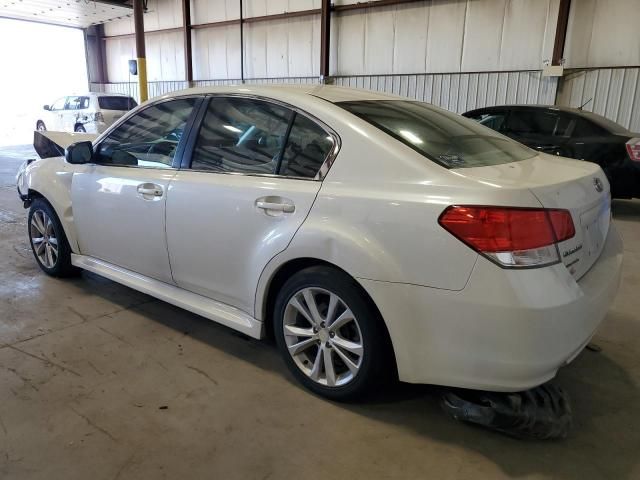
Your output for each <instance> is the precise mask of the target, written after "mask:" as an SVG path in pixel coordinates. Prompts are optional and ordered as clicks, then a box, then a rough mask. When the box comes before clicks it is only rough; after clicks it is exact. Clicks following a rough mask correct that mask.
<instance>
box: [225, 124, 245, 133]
mask: <svg viewBox="0 0 640 480" xmlns="http://www.w3.org/2000/svg"><path fill="white" fill-rule="evenodd" d="M223 127H224V128H226V129H227V130H231V131H232V132H233V133H242V130H240V129H239V128H236V127H234V126H232V125H223Z"/></svg>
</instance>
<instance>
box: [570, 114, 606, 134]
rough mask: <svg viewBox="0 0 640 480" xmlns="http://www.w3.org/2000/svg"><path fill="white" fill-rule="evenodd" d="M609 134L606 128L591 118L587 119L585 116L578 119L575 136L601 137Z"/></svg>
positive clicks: (574, 131)
mask: <svg viewBox="0 0 640 480" xmlns="http://www.w3.org/2000/svg"><path fill="white" fill-rule="evenodd" d="M607 134H608V133H607V131H606V130H605V129H604V128H602V127H600V126H598V125H596V124H595V123H593V122H590V121H589V120H585V119H584V118H577V119H576V126H575V128H574V129H573V136H574V137H600V136H603V135H607Z"/></svg>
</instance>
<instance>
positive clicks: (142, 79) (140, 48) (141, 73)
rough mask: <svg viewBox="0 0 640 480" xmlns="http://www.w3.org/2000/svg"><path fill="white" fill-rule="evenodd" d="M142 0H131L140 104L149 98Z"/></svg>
mask: <svg viewBox="0 0 640 480" xmlns="http://www.w3.org/2000/svg"><path fill="white" fill-rule="evenodd" d="M143 14H144V0H133V24H134V29H135V35H136V57H137V60H138V93H139V95H140V102H141V103H142V102H145V101H146V100H147V99H148V98H149V91H148V90H147V54H146V52H145V48H144V18H143Z"/></svg>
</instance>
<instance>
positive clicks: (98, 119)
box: [94, 112, 104, 122]
mask: <svg viewBox="0 0 640 480" xmlns="http://www.w3.org/2000/svg"><path fill="white" fill-rule="evenodd" d="M94 121H96V122H104V117H103V116H102V112H96V115H95V118H94Z"/></svg>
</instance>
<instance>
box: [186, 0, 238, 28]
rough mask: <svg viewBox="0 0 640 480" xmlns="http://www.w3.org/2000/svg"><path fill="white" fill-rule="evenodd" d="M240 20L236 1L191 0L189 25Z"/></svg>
mask: <svg viewBox="0 0 640 480" xmlns="http://www.w3.org/2000/svg"><path fill="white" fill-rule="evenodd" d="M237 18H240V2H239V1H238V0H191V23H193V24H194V25H196V24H202V23H212V22H222V21H225V20H235V19H237Z"/></svg>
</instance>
